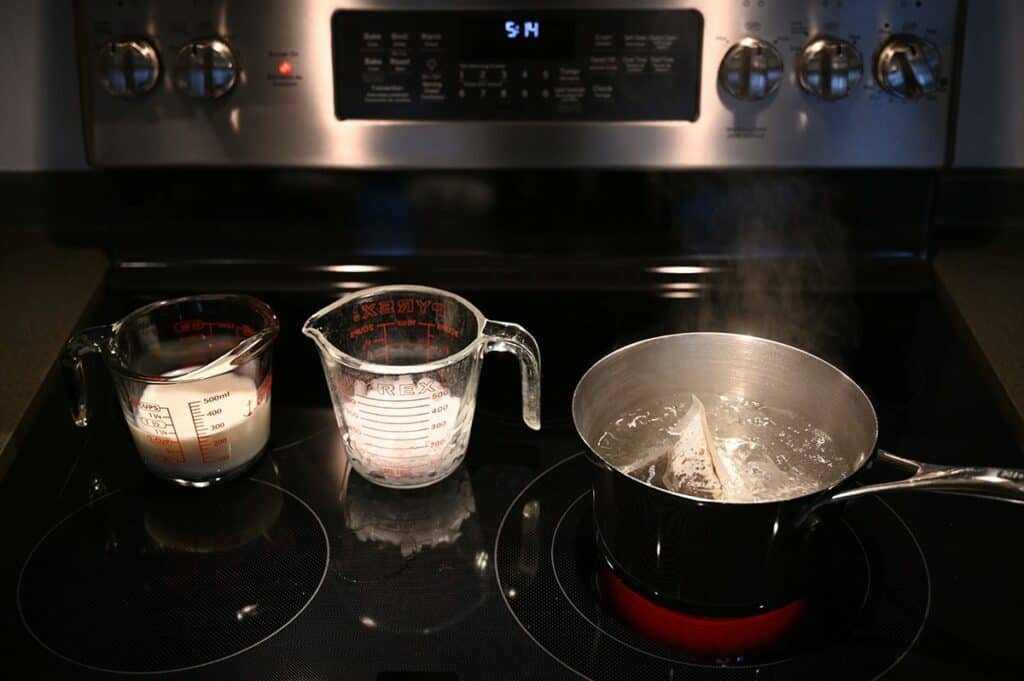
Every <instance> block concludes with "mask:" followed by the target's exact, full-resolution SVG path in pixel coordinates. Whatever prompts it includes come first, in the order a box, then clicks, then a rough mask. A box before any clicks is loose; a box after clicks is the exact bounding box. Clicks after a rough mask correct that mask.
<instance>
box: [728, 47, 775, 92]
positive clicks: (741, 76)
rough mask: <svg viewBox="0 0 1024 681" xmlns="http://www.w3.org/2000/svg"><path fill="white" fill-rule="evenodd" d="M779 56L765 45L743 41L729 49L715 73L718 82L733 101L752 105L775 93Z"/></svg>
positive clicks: (773, 49) (772, 48)
mask: <svg viewBox="0 0 1024 681" xmlns="http://www.w3.org/2000/svg"><path fill="white" fill-rule="evenodd" d="M782 70H783V67H782V55H780V54H779V51H778V50H776V49H775V48H774V47H773V46H772V45H770V44H769V43H767V42H765V41H763V40H758V39H757V38H750V37H747V38H744V39H743V40H741V41H739V42H738V43H736V44H735V45H733V46H732V47H730V48H729V51H728V52H726V53H725V58H724V59H723V60H722V65H721V67H720V68H719V70H718V81H719V83H721V85H722V87H723V88H725V90H726V91H727V92H728V93H729V94H730V95H732V96H733V97H736V98H737V99H744V100H748V101H756V100H759V99H764V98H765V97H768V96H769V95H771V94H772V93H773V92H775V91H776V90H778V89H779V83H780V82H782Z"/></svg>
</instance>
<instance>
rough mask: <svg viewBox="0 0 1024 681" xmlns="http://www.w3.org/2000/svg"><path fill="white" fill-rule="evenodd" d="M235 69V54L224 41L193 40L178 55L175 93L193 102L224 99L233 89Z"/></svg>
mask: <svg viewBox="0 0 1024 681" xmlns="http://www.w3.org/2000/svg"><path fill="white" fill-rule="evenodd" d="M237 78H238V65H237V61H236V60H235V54H234V52H233V51H232V50H231V46H229V45H228V44H227V43H226V42H224V41H223V40H219V39H217V38H211V39H207V40H196V41H193V42H190V43H189V44H187V45H185V47H183V48H181V51H180V52H178V58H177V60H175V64H174V83H175V85H176V86H177V88H178V90H180V91H181V92H184V93H185V94H187V95H188V96H189V97H194V98H196V99H217V98H218V97H223V96H224V95H226V94H227V93H228V92H230V91H231V88H233V87H234V86H235V81H236V80H237Z"/></svg>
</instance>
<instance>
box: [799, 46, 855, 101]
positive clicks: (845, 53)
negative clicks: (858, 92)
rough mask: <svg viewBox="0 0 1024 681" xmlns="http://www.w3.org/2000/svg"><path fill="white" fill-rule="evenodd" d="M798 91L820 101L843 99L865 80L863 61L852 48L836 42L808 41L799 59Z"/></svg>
mask: <svg viewBox="0 0 1024 681" xmlns="http://www.w3.org/2000/svg"><path fill="white" fill-rule="evenodd" d="M797 74H798V77H799V80H800V87H802V88H803V89H804V90H806V91H807V92H809V93H811V94H812V95H816V96H818V97H821V98H822V99H829V100H835V99H842V98H843V97H846V96H847V95H849V94H850V93H851V92H853V90H854V88H856V87H857V85H858V84H860V81H861V78H863V77H864V58H863V57H862V56H861V53H860V50H858V49H857V48H856V47H854V46H853V44H851V43H848V42H846V41H845V40H839V39H838V38H829V37H822V38H818V39H816V40H813V41H811V42H810V43H808V44H807V46H806V47H804V50H803V52H802V53H801V55H800V64H799V66H798V69H797Z"/></svg>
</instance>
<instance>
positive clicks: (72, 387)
mask: <svg viewBox="0 0 1024 681" xmlns="http://www.w3.org/2000/svg"><path fill="white" fill-rule="evenodd" d="M110 332H111V328H110V327H109V326H94V327H92V328H90V329H86V330H84V331H81V332H79V333H78V334H77V335H75V336H72V337H71V338H70V339H69V340H68V342H67V343H66V344H65V346H64V359H63V365H64V382H65V383H66V384H67V387H68V392H69V393H70V395H71V419H72V420H73V421H74V422H75V425H76V426H78V427H79V428H85V427H86V426H87V425H89V394H88V386H87V383H86V380H85V367H84V366H83V363H82V361H83V359H84V358H85V356H86V355H91V354H93V353H100V352H103V343H104V341H106V339H107V338H109V337H110Z"/></svg>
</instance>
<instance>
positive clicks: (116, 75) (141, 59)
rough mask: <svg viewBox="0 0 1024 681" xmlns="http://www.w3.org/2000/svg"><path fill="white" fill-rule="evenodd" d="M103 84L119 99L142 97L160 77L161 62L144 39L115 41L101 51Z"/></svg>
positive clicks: (101, 79)
mask: <svg viewBox="0 0 1024 681" xmlns="http://www.w3.org/2000/svg"><path fill="white" fill-rule="evenodd" d="M98 65H99V74H100V83H101V84H102V85H103V89H104V90H106V91H107V92H109V93H110V94H112V95H114V96H117V97H134V96H137V95H143V94H145V93H147V92H149V91H150V90H152V89H153V86H154V85H156V81H157V78H159V77H160V59H159V58H158V57H157V54H156V50H155V49H154V48H153V46H152V45H151V44H150V43H148V42H146V41H145V40H114V41H111V42H109V43H107V44H106V45H104V46H103V48H102V49H101V50H100V54H99V59H98Z"/></svg>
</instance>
